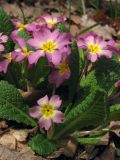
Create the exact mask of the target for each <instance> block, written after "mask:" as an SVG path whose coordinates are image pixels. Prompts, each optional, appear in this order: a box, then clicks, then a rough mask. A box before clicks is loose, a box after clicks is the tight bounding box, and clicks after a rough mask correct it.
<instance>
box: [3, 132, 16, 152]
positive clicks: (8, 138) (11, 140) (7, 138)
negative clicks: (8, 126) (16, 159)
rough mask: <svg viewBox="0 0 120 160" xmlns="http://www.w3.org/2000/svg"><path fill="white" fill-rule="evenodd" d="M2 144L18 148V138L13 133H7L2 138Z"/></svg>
mask: <svg viewBox="0 0 120 160" xmlns="http://www.w3.org/2000/svg"><path fill="white" fill-rule="evenodd" d="M0 144H2V145H4V146H6V147H7V148H9V149H13V150H15V148H16V139H15V137H13V136H12V135H11V134H9V133H6V134H4V135H2V137H1V138H0Z"/></svg>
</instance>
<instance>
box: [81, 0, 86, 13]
mask: <svg viewBox="0 0 120 160" xmlns="http://www.w3.org/2000/svg"><path fill="white" fill-rule="evenodd" d="M81 5H82V10H83V14H84V15H85V14H86V7H85V0H81Z"/></svg>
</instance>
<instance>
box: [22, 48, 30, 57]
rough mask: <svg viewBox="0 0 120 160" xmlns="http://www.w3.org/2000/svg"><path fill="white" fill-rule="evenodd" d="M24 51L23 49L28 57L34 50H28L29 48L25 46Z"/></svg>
mask: <svg viewBox="0 0 120 160" xmlns="http://www.w3.org/2000/svg"><path fill="white" fill-rule="evenodd" d="M22 51H23V54H24V55H25V56H27V57H28V56H29V55H30V53H31V52H32V51H28V50H27V48H23V49H22Z"/></svg>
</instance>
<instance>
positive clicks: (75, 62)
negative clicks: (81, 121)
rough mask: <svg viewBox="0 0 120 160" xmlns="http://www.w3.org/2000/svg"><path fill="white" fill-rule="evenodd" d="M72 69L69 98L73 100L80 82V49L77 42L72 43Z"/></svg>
mask: <svg viewBox="0 0 120 160" xmlns="http://www.w3.org/2000/svg"><path fill="white" fill-rule="evenodd" d="M70 69H71V77H70V79H69V100H70V101H71V100H72V99H73V97H74V95H75V93H76V90H77V87H78V82H79V51H78V47H77V44H76V43H75V42H74V43H73V44H72V53H71V57H70Z"/></svg>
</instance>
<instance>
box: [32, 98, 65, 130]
mask: <svg viewBox="0 0 120 160" xmlns="http://www.w3.org/2000/svg"><path fill="white" fill-rule="evenodd" d="M61 103H62V100H61V99H60V97H59V96H58V95H53V96H52V97H51V98H50V100H49V99H48V96H47V95H46V96H45V97H43V98H41V99H39V100H38V101H37V106H35V107H33V108H31V109H30V116H31V117H32V118H35V119H38V121H39V125H40V128H44V129H45V130H48V129H49V128H50V127H51V126H52V123H61V121H62V120H63V119H64V114H63V113H62V112H61V111H58V109H59V107H60V106H61Z"/></svg>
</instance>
